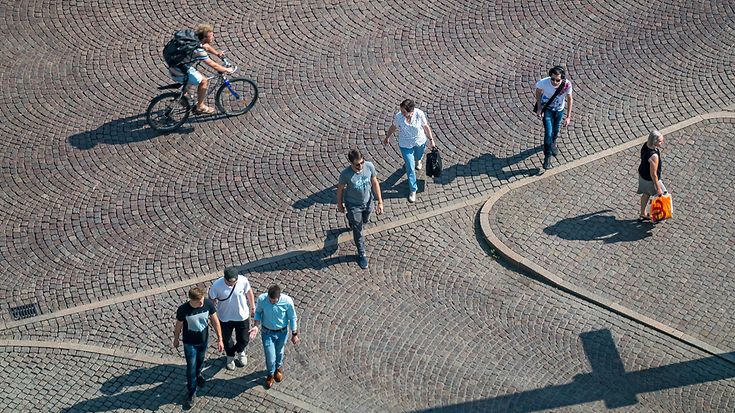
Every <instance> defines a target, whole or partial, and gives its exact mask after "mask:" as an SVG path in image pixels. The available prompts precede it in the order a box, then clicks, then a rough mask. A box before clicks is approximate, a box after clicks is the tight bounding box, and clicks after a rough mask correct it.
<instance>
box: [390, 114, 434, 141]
mask: <svg viewBox="0 0 735 413" xmlns="http://www.w3.org/2000/svg"><path fill="white" fill-rule="evenodd" d="M428 124H429V122H428V121H427V120H426V114H425V113H424V112H423V111H422V110H421V109H414V110H413V116H411V121H410V122H409V121H408V120H407V119H406V117H405V116H403V114H402V113H401V112H398V113H396V115H395V116H393V126H395V127H396V128H397V129H398V146H400V147H401V148H413V147H414V146H420V145H423V144H425V143H426V141H427V138H426V132H424V126H426V125H428Z"/></svg>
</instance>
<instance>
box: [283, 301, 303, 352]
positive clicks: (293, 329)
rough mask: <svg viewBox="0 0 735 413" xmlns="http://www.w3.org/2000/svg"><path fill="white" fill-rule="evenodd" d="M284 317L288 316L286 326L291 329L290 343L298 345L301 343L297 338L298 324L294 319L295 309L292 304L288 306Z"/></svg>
mask: <svg viewBox="0 0 735 413" xmlns="http://www.w3.org/2000/svg"><path fill="white" fill-rule="evenodd" d="M286 315H288V325H289V326H290V327H291V342H292V343H294V344H299V342H301V339H300V338H299V332H298V330H297V329H298V323H297V318H296V307H294V304H293V302H291V303H290V304H289V306H288V310H287V311H286Z"/></svg>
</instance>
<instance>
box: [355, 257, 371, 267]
mask: <svg viewBox="0 0 735 413" xmlns="http://www.w3.org/2000/svg"><path fill="white" fill-rule="evenodd" d="M357 264H358V265H360V268H362V269H363V270H365V269H367V267H368V259H367V257H366V256H364V255H360V256H359V257H357Z"/></svg>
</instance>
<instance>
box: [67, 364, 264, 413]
mask: <svg viewBox="0 0 735 413" xmlns="http://www.w3.org/2000/svg"><path fill="white" fill-rule="evenodd" d="M223 367H224V362H222V361H221V359H210V360H207V361H206V362H205V367H204V371H203V372H202V373H203V375H204V377H205V378H208V380H207V384H205V385H204V386H203V387H202V388H200V389H199V390H197V395H198V396H204V397H220V398H226V399H234V398H236V397H238V396H239V395H240V394H242V393H243V392H245V391H247V390H248V389H250V388H252V387H255V386H258V385H263V384H264V381H265V380H264V377H265V372H264V371H256V372H252V373H250V374H248V375H246V376H243V377H238V378H233V379H231V380H224V379H211V377H213V376H214V375H216V374H217V372H218V371H219V370H221V369H222V368H223ZM156 383H160V384H158V386H155V387H151V388H149V389H146V390H132V391H126V389H127V388H129V387H137V386H150V385H155V384H156ZM100 392H102V393H103V394H104V396H101V397H98V398H95V399H90V400H84V401H81V402H79V403H77V404H75V405H74V406H71V407H69V408H67V409H63V410H61V411H62V412H69V413H71V412H79V413H82V412H105V411H112V410H129V409H130V410H132V409H142V410H148V411H158V410H159V409H160V408H161V407H163V406H165V405H169V404H178V405H180V406H183V404H184V402H185V401H186V394H187V391H186V366H183V365H173V364H163V365H158V366H154V367H151V368H140V369H135V370H132V371H130V372H129V373H127V374H125V375H123V376H119V377H114V378H112V379H110V380H108V381H107V382H105V383H103V384H102V387H101V388H100Z"/></svg>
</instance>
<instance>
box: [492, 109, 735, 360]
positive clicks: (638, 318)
mask: <svg viewBox="0 0 735 413" xmlns="http://www.w3.org/2000/svg"><path fill="white" fill-rule="evenodd" d="M732 108H733V109H735V105H734V106H732ZM710 119H735V112H729V111H720V112H711V113H707V114H704V115H697V116H694V117H692V118H689V119H686V120H684V121H682V122H679V123H676V124H674V125H671V126H668V127H666V128H664V129H661V133H663V134H664V135H666V134H670V133H673V132H676V131H678V130H681V129H684V128H687V127H690V126H692V125H695V124H697V123H699V122H702V121H704V120H710ZM647 139H648V138H647V137H639V138H637V139H634V140H632V141H630V142H627V143H624V144H622V145H618V146H616V147H613V148H609V149H606V150H604V151H601V152H599V153H596V154H592V155H590V156H586V157H584V158H580V159H577V160H575V161H572V162H570V163H567V164H564V165H562V166H560V167H558V168H554V169H552V170H550V171H547V173H545V174H543V175H540V176H535V177H528V178H524V179H520V180H518V181H514V182H512V183H510V184H509V185H506V186H504V187H502V188H500V189H499V190H498V191H496V192H494V193H493V194H492V195H491V196H490V198H488V200H487V201H486V202H485V204H484V205H483V206H482V209H481V210H480V229H481V231H482V234H483V237H484V238H485V240H486V241H487V242H488V243H489V244H490V245H491V246H492V247H493V248H495V249H496V250H497V251H498V252H499V253H500V254H501V255H502V256H503V257H505V258H506V259H507V260H508V261H510V263H511V264H513V265H515V266H517V267H520V268H522V269H523V270H525V271H527V272H528V273H530V274H533V275H535V276H537V277H539V278H540V279H541V280H543V281H544V283H545V284H548V285H551V286H552V287H555V288H558V289H559V290H562V291H564V292H566V293H569V294H571V295H573V296H575V297H578V298H580V299H583V300H585V301H587V302H589V303H592V304H594V305H596V306H599V307H602V308H604V309H606V310H608V311H611V312H613V313H615V314H618V315H620V316H623V317H625V318H628V319H630V320H633V321H635V322H637V323H639V324H642V325H644V326H646V327H648V328H651V329H653V330H655V331H658V332H660V333H663V334H665V335H667V336H669V337H672V338H674V339H676V340H678V341H679V342H682V343H685V344H687V345H689V346H692V347H695V348H697V349H699V350H702V351H704V352H706V353H708V354H710V355H713V356H716V357H718V358H720V359H722V360H725V361H727V362H729V363H732V364H735V355H733V354H729V353H728V352H727V351H725V350H723V349H720V348H718V347H716V346H713V345H711V344H708V343H706V342H704V341H702V340H700V339H698V338H696V337H692V336H690V335H689V334H686V333H684V332H683V331H680V330H677V329H675V328H672V327H670V326H668V325H666V324H664V323H661V322H659V321H656V320H655V319H653V318H651V317H648V316H646V315H643V314H641V313H639V312H637V311H635V310H632V309H630V308H628V307H626V306H624V305H621V304H619V303H617V302H614V301H612V300H609V299H607V298H605V297H603V296H601V295H599V294H596V293H593V292H591V291H588V290H586V289H584V288H580V287H577V286H576V285H574V284H572V283H570V282H568V281H565V280H564V279H562V278H561V277H559V276H557V275H556V274H554V273H552V272H551V271H548V270H546V269H545V268H543V267H541V266H540V265H538V264H536V263H535V262H533V261H532V260H530V259H528V258H526V257H524V256H522V255H521V254H518V253H516V252H515V251H513V249H511V248H510V247H508V246H507V245H506V244H505V243H504V242H502V241H501V240H500V239H499V238H498V237H497V236H496V235H495V233H494V232H493V230H492V225H491V224H490V212H491V211H492V209H493V206H494V205H495V203H496V202H497V201H498V200H500V199H501V198H502V197H503V196H505V195H506V194H508V193H509V192H511V191H513V190H515V189H518V188H521V187H523V186H526V185H529V184H532V183H534V182H537V181H540V180H542V179H546V178H549V177H551V176H554V175H556V174H559V173H562V172H566V171H569V170H572V169H574V168H577V167H579V166H582V165H585V164H588V163H591V162H594V161H597V160H600V159H603V158H605V157H608V156H610V155H614V154H617V153H619V152H622V151H625V150H627V149H630V148H633V147H635V146H639V145H642V144H643V143H644V142H646V140H647Z"/></svg>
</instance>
